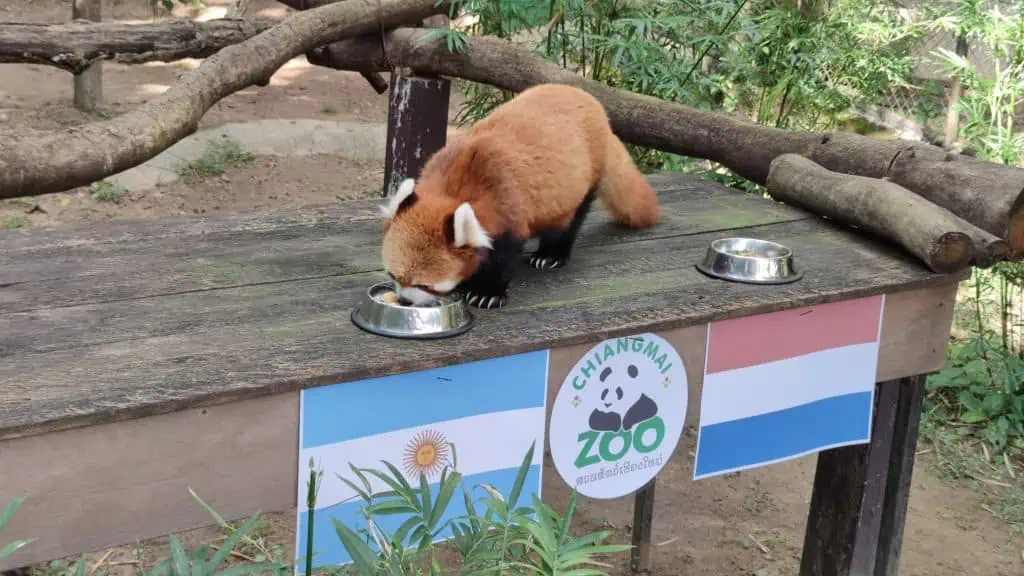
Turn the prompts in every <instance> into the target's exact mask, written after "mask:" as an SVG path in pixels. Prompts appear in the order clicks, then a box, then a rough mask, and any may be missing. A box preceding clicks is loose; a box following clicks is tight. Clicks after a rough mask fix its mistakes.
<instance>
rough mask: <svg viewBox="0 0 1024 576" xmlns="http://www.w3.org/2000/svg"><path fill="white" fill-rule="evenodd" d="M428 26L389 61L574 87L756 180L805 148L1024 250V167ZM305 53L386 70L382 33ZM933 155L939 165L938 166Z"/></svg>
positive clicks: (621, 126)
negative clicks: (818, 125)
mask: <svg viewBox="0 0 1024 576" xmlns="http://www.w3.org/2000/svg"><path fill="white" fill-rule="evenodd" d="M425 34H426V32H425V31H423V30H415V29H408V28H403V29H397V30H393V31H391V32H389V33H388V34H387V35H386V45H387V51H388V56H389V57H390V61H391V63H392V64H393V65H395V66H405V67H409V68H411V69H413V70H414V71H416V72H417V73H420V74H422V73H430V74H440V75H445V76H454V77H457V78H463V79H465V80H471V81H473V82H481V83H484V84H489V85H491V86H494V87H496V88H501V89H505V90H511V91H514V92H521V91H523V90H525V89H526V88H529V87H530V86H534V85H537V84H542V83H562V84H570V85H573V86H577V87H580V88H582V89H584V90H586V91H588V92H590V93H591V94H593V95H594V96H595V97H597V98H598V99H599V100H600V101H601V102H602V104H604V106H605V109H606V110H607V111H608V116H609V119H610V120H611V123H612V128H613V129H614V130H615V132H616V133H617V134H618V135H619V137H621V138H622V139H623V140H625V141H627V142H629V143H632V144H636V145H640V146H646V147H649V148H655V149H658V150H662V151H665V152H671V153H675V154H680V155H683V156H690V157H694V158H702V159H705V160H712V161H714V162H718V163H720V164H723V165H725V166H726V167H728V168H729V169H730V170H732V171H733V172H735V173H737V174H739V175H740V176H742V177H744V178H746V179H748V180H751V181H753V182H756V183H758V184H765V183H766V182H767V178H768V171H769V168H770V166H771V162H772V160H774V159H775V158H777V157H779V156H781V155H783V154H789V153H795V154H801V155H803V156H806V157H808V158H810V159H811V160H813V161H814V162H816V163H818V164H820V165H821V166H823V167H825V168H827V169H828V170H831V171H833V172H843V173H847V174H854V175H859V176H867V177H871V178H885V177H888V178H890V179H891V180H892V181H893V182H894V183H896V184H898V185H900V186H903V187H905V188H907V189H909V190H911V191H912V192H915V193H917V194H920V195H922V196H924V197H925V198H928V199H930V200H931V201H932V202H934V203H936V204H939V205H940V206H942V207H944V208H946V209H948V210H950V211H952V212H953V213H954V214H956V215H958V216H960V217H961V218H963V219H965V220H967V221H968V222H970V223H971V224H974V225H975V226H977V227H979V228H981V229H983V230H986V231H988V232H989V233H991V234H993V235H995V236H997V237H999V238H1002V239H1006V240H1007V241H1008V242H1009V244H1010V248H1011V252H1012V253H1013V254H1014V255H1016V254H1020V253H1022V251H1024V169H1021V168H1017V167H1012V166H1005V165H1001V164H994V163H991V162H982V161H980V160H975V159H972V158H969V157H965V156H959V155H952V156H949V157H948V158H951V159H952V160H948V159H947V154H946V153H945V152H944V151H943V150H942V149H941V148H938V147H935V146H929V145H926V144H917V143H910V142H906V141H899V140H877V139H874V138H868V137H866V136H860V135H858V134H854V133H850V132H836V133H832V134H822V133H812V132H795V131H790V130H783V129H779V128H772V127H768V126H764V125H761V124H756V123H753V122H746V121H742V120H738V119H735V118H733V117H731V116H729V115H727V114H723V113H718V112H702V111H698V110H695V109H693V108H688V107H686V106H681V105H679V104H674V103H671V102H666V101H663V100H659V99H657V98H653V97H650V96H644V95H641V94H635V93H632V92H627V91H624V90H618V89H615V88H610V87H608V86H605V85H603V84H600V83H598V82H595V81H592V80H588V79H585V78H582V77H580V76H578V75H577V74H574V73H572V72H570V71H568V70H565V69H562V68H560V67H558V66H557V65H555V64H552V63H549V62H546V61H544V60H541V59H539V58H537V57H535V56H533V55H532V54H530V53H529V52H528V51H526V50H523V49H520V48H517V47H515V46H514V45H512V44H510V43H508V42H506V41H504V40H500V39H497V38H491V37H473V38H471V41H470V43H469V45H468V46H467V47H466V48H465V49H464V50H463V51H462V52H458V53H452V52H450V51H449V50H448V48H447V47H446V46H445V45H444V43H443V42H441V41H439V40H433V41H424V35H425ZM306 57H307V59H309V61H310V62H311V63H313V64H317V65H321V66H327V67H331V68H335V69H339V70H354V71H359V72H368V71H374V70H386V69H387V66H386V64H385V60H384V55H383V51H382V48H381V42H380V39H379V38H376V37H360V38H349V39H347V40H343V41H340V42H336V43H334V44H331V45H329V46H323V47H319V48H317V49H316V50H314V51H312V52H310V53H309V54H307V55H306ZM910 152H913V153H910ZM937 163H938V164H941V170H939V171H938V172H936V173H932V171H933V169H934V168H936V164H937Z"/></svg>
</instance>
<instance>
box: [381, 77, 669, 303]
mask: <svg viewBox="0 0 1024 576" xmlns="http://www.w3.org/2000/svg"><path fill="white" fill-rule="evenodd" d="M591 190H595V191H596V194H597V197H598V198H599V199H600V200H601V201H602V204H603V205H604V206H605V209H606V210H607V211H608V212H609V213H610V214H611V217H612V219H613V220H614V221H615V222H617V223H620V224H623V225H626V226H629V227H632V228H646V227H649V226H653V225H654V224H655V223H656V222H657V220H658V217H659V209H658V203H657V197H656V195H655V192H654V190H653V189H652V188H651V187H650V185H649V184H648V183H647V180H646V178H644V176H643V174H642V173H641V172H640V171H639V170H638V169H637V167H636V166H635V165H634V163H633V161H632V159H631V158H630V157H629V154H628V153H627V151H626V148H625V147H624V146H623V144H622V142H621V141H620V140H619V139H618V138H617V137H616V136H615V135H614V134H613V133H612V130H611V126H610V124H609V122H608V118H607V115H606V113H605V110H604V108H603V107H602V106H601V104H600V102H598V101H597V100H596V99H595V98H594V97H592V96H591V95H590V94H588V93H587V92H585V91H583V90H580V89H578V88H574V87H571V86H566V85H558V84H546V85H540V86H535V87H533V88H530V89H528V90H525V91H523V92H522V93H521V94H519V95H518V96H517V97H516V98H514V99H512V100H511V101H509V102H507V103H505V104H504V105H502V106H500V107H498V108H497V109H495V110H494V111H493V112H492V113H491V114H490V115H489V116H488V117H487V118H484V119H483V120H481V121H479V122H477V123H476V124H475V125H474V126H473V128H472V129H471V130H470V131H469V132H467V133H465V134H462V135H459V136H457V137H455V138H454V139H452V140H451V141H450V142H449V144H448V145H447V146H445V147H444V148H443V149H441V150H440V151H438V152H437V153H436V154H434V155H433V156H432V157H431V158H430V159H429V160H428V161H427V163H426V165H425V166H424V168H423V170H422V174H421V175H420V177H419V179H418V180H417V181H416V185H415V189H414V193H413V195H414V196H415V198H414V199H411V200H413V201H412V202H411V203H404V204H403V206H402V207H401V209H400V210H399V211H398V213H397V214H396V215H395V216H394V217H393V218H389V219H388V221H387V222H386V224H385V238H384V246H383V251H384V254H383V255H384V264H385V268H386V269H387V271H388V272H389V273H390V274H391V275H392V276H393V277H394V278H395V279H396V280H397V281H398V282H399V283H400V284H401V285H402V286H406V287H409V286H419V287H421V288H425V289H427V290H428V291H433V292H435V293H443V292H444V291H443V290H434V288H433V287H435V286H436V285H438V284H439V283H440V284H443V285H445V286H447V284H450V283H452V282H457V281H461V280H464V279H466V278H467V277H468V276H469V275H471V274H472V273H473V271H474V270H475V269H476V268H477V266H478V265H479V264H480V262H481V260H482V258H485V257H486V254H487V251H486V250H481V249H473V248H470V247H464V248H456V247H455V246H453V244H452V242H451V233H450V229H449V230H446V229H445V227H446V226H449V227H450V222H451V216H452V214H453V212H454V211H455V210H456V208H458V206H459V205H460V204H462V203H463V202H469V204H470V205H471V206H472V209H473V212H474V213H475V215H476V218H477V220H478V221H479V223H480V225H481V226H482V227H483V229H484V230H485V231H486V233H487V235H488V236H489V237H490V238H491V239H496V238H498V237H500V236H502V235H503V234H510V235H511V236H512V237H514V238H515V239H518V240H523V241H525V240H526V239H528V238H531V237H533V236H536V235H537V234H538V233H540V232H544V231H546V230H552V229H562V228H566V227H568V226H569V225H570V223H571V222H572V221H573V218H574V215H575V212H576V209H577V207H579V206H580V204H581V203H582V202H583V201H584V198H585V197H586V196H587V194H588V192H589V191H591Z"/></svg>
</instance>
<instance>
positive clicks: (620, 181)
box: [597, 134, 660, 228]
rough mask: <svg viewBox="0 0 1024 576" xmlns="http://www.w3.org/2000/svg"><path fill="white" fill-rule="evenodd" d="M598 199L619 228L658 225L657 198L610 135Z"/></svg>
mask: <svg viewBox="0 0 1024 576" xmlns="http://www.w3.org/2000/svg"><path fill="white" fill-rule="evenodd" d="M597 197H598V198H600V199H601V203H602V204H603V205H604V207H605V209H606V210H607V211H608V212H609V213H610V214H611V217H612V221H614V222H615V223H617V224H621V225H625V226H628V227H630V228H649V227H651V226H654V225H655V224H656V223H657V222H658V217H659V216H660V210H659V208H658V196H657V194H656V193H655V192H654V189H653V188H651V185H650V184H649V183H648V182H647V178H645V177H644V175H643V173H642V172H640V170H639V169H638V168H637V167H636V164H634V163H633V159H632V158H631V157H630V156H629V151H628V150H626V147H625V146H624V145H623V144H622V141H621V140H619V139H618V138H617V137H616V136H615V135H614V134H609V138H608V144H607V148H606V152H605V161H604V171H603V172H602V174H601V180H600V181H599V182H598V184H597Z"/></svg>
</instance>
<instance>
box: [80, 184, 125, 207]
mask: <svg viewBox="0 0 1024 576" xmlns="http://www.w3.org/2000/svg"><path fill="white" fill-rule="evenodd" d="M126 192H127V190H125V188H124V186H121V185H120V184H118V183H116V182H110V181H108V180H100V181H99V182H93V183H92V184H91V185H90V186H89V195H90V196H91V197H92V199H93V200H99V201H100V202H112V203H114V204H120V203H121V200H123V199H124V195H125V193H126Z"/></svg>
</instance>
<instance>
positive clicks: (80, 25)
mask: <svg viewBox="0 0 1024 576" xmlns="http://www.w3.org/2000/svg"><path fill="white" fill-rule="evenodd" d="M276 23H277V21H275V20H271V19H265V18H253V19H247V20H236V19H226V18H224V19H217V20H209V21H207V22H194V21H192V20H188V19H184V18H183V19H180V20H162V21H158V22H150V23H146V24H125V23H122V22H108V23H89V22H85V21H81V20H76V21H73V22H69V23H66V24H22V23H0V63H8V64H41V65H44V66H54V67H56V68H61V69H63V70H67V71H68V72H71V73H72V74H79V73H81V72H82V71H83V70H86V69H87V68H89V67H90V66H92V65H93V64H95V63H97V62H100V61H102V60H109V61H112V62H118V63H121V64H143V63H146V62H174V61H177V60H181V59H183V58H206V57H209V56H212V55H213V54H216V53H217V52H219V51H220V50H222V49H223V48H225V47H227V46H231V45H232V44H238V43H241V42H244V41H246V40H248V39H249V38H252V37H253V36H256V35H257V34H260V33H262V32H265V31H267V30H269V29H270V28H271V27H273V26H274V24H276Z"/></svg>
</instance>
